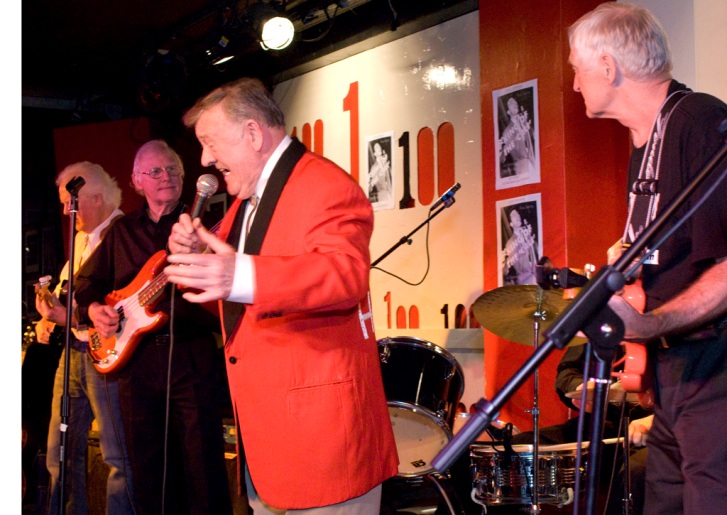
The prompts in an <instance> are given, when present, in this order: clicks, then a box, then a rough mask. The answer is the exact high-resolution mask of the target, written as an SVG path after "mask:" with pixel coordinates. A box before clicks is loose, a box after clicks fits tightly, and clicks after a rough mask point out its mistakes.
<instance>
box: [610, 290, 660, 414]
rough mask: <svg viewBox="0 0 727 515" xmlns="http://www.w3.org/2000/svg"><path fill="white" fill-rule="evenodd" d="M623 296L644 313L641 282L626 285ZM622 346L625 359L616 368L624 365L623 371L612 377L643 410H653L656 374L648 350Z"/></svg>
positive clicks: (641, 345)
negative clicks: (630, 394) (637, 401)
mask: <svg viewBox="0 0 727 515" xmlns="http://www.w3.org/2000/svg"><path fill="white" fill-rule="evenodd" d="M621 295H622V297H624V298H625V299H626V300H627V301H628V303H629V304H630V305H631V307H633V308H634V309H635V310H637V311H638V312H639V313H643V312H644V308H645V307H646V297H645V296H644V290H643V289H642V287H641V281H640V280H637V281H636V282H634V283H633V284H630V285H626V286H625V287H624V291H623V293H622V294H621ZM621 345H622V346H623V348H624V357H623V358H621V359H620V360H618V361H617V362H616V363H614V366H616V365H619V364H622V363H623V371H621V372H613V373H612V375H613V376H614V377H617V378H619V380H620V381H621V386H623V389H624V390H625V391H626V392H630V393H636V394H637V397H638V399H639V404H640V405H641V406H642V407H643V408H651V407H653V406H654V372H653V370H652V368H651V366H650V364H649V360H648V349H647V348H646V345H645V344H644V343H640V342H621Z"/></svg>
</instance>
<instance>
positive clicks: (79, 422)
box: [47, 342, 134, 515]
mask: <svg viewBox="0 0 727 515" xmlns="http://www.w3.org/2000/svg"><path fill="white" fill-rule="evenodd" d="M76 343H77V342H76ZM70 352H71V355H70V360H69V368H70V373H69V377H68V396H69V404H68V421H67V422H68V424H67V425H68V427H67V429H66V445H65V466H66V474H65V483H66V488H65V504H66V513H69V514H74V515H86V514H87V513H88V503H87V500H86V499H87V493H86V449H87V446H88V431H89V428H90V426H91V422H92V421H93V419H94V418H95V419H96V421H97V422H98V428H99V444H100V447H101V454H102V456H103V460H104V462H105V463H106V464H107V465H108V466H109V467H110V470H109V476H108V479H107V482H106V513H108V514H109V515H116V514H130V513H134V510H133V503H132V489H131V467H130V465H129V458H128V455H127V452H126V443H125V440H124V432H123V428H122V426H121V411H120V408H119V386H118V381H117V380H116V379H115V378H114V377H113V376H110V375H105V374H101V373H99V372H98V371H96V369H95V368H94V366H93V363H92V362H91V359H90V357H89V356H88V355H87V354H86V352H83V351H79V350H76V349H73V348H71V351H70ZM65 353H66V351H65V350H64V351H63V355H61V360H60V363H59V365H58V370H57V372H56V377H55V385H54V388H53V407H52V413H51V422H50V429H49V432H48V456H47V466H48V472H49V473H50V476H51V491H50V500H49V513H50V514H55V513H59V508H60V506H59V504H60V447H61V400H62V397H63V381H64V371H65Z"/></svg>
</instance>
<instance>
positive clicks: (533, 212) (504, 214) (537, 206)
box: [495, 193, 543, 286]
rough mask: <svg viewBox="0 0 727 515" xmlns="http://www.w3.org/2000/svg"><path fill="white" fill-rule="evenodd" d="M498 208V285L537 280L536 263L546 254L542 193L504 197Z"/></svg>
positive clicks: (534, 281)
mask: <svg viewBox="0 0 727 515" xmlns="http://www.w3.org/2000/svg"><path fill="white" fill-rule="evenodd" d="M495 210H496V212H497V252H498V263H499V268H500V273H499V274H498V285H499V286H506V285H512V284H537V281H536V278H535V266H536V265H537V264H538V260H539V259H540V257H541V256H542V255H543V236H542V235H543V220H542V208H541V202H540V193H534V194H531V195H524V196H522V197H517V198H511V199H506V200H500V201H498V202H496V203H495Z"/></svg>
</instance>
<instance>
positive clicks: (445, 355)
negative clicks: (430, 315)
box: [376, 336, 465, 404]
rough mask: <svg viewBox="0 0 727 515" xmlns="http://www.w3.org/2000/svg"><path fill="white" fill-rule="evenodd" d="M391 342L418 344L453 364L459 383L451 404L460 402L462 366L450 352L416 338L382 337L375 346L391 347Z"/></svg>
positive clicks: (461, 394) (462, 393) (462, 383)
mask: <svg viewBox="0 0 727 515" xmlns="http://www.w3.org/2000/svg"><path fill="white" fill-rule="evenodd" d="M402 340H403V341H402ZM391 342H394V343H401V344H404V345H409V346H412V347H413V346H417V344H420V345H421V346H423V347H426V348H428V349H430V350H431V351H433V352H434V353H435V354H440V355H441V356H442V357H443V358H445V359H446V360H447V361H449V362H450V364H452V363H454V366H455V370H456V371H457V374H458V375H459V377H460V379H461V381H460V385H459V392H458V393H457V398H456V399H454V400H453V401H451V402H453V403H454V404H456V403H458V402H459V401H461V400H462V396H463V395H464V387H465V384H464V382H465V379H464V370H463V369H462V365H460V364H459V361H457V358H455V357H454V355H453V354H452V353H451V352H449V351H448V350H447V349H445V348H444V347H441V346H439V345H437V344H436V343H433V342H430V341H429V340H424V339H423V338H417V337H416V336H384V337H383V338H379V339H378V340H376V346H377V347H380V346H381V345H391Z"/></svg>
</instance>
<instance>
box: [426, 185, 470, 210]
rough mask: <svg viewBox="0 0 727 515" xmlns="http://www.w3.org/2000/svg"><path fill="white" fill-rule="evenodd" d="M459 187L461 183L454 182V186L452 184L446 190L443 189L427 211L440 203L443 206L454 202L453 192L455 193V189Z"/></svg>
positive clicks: (435, 207)
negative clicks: (441, 193) (442, 192)
mask: <svg viewBox="0 0 727 515" xmlns="http://www.w3.org/2000/svg"><path fill="white" fill-rule="evenodd" d="M461 187H462V185H461V184H460V183H458V182H455V183H454V186H452V187H451V188H449V189H448V190H447V191H445V192H444V195H442V196H441V197H439V198H438V199H437V201H436V202H435V203H434V204H432V207H430V208H429V211H434V210H435V209H437V208H438V207H439V206H441V205H442V204H444V207H445V208H447V207H449V206H451V205H452V204H454V194H455V193H457V190H458V189H460V188H461Z"/></svg>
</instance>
